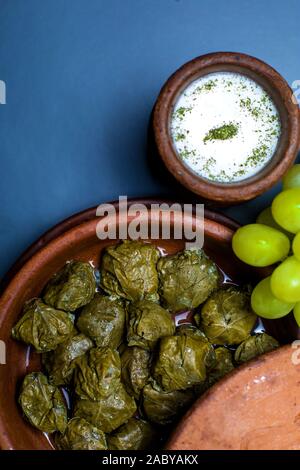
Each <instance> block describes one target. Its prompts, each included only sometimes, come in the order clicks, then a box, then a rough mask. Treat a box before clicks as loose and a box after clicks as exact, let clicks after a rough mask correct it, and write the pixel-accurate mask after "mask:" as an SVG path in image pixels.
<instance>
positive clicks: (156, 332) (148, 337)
mask: <svg viewBox="0 0 300 470" xmlns="http://www.w3.org/2000/svg"><path fill="white" fill-rule="evenodd" d="M174 332H175V324H174V321H173V319H172V317H171V315H170V313H169V312H168V311H167V310H165V309H164V308H162V307H161V306H160V305H158V304H157V303H155V302H151V301H149V300H142V301H140V302H136V303H134V304H131V305H130V307H129V326H128V331H127V341H128V345H129V346H140V347H141V348H145V349H148V350H152V349H153V348H154V347H155V345H156V343H157V341H158V340H159V338H162V337H163V336H168V335H173V334H174Z"/></svg>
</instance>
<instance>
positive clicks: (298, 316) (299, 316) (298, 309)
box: [294, 302, 300, 326]
mask: <svg viewBox="0 0 300 470" xmlns="http://www.w3.org/2000/svg"><path fill="white" fill-rule="evenodd" d="M294 317H295V320H296V322H297V325H298V326H300V302H298V303H296V305H295V307H294Z"/></svg>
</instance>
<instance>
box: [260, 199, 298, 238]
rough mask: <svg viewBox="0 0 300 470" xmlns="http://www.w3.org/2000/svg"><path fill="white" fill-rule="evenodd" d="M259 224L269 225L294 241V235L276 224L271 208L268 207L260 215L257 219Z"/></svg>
mask: <svg viewBox="0 0 300 470" xmlns="http://www.w3.org/2000/svg"><path fill="white" fill-rule="evenodd" d="M256 223H257V224H263V225H268V227H273V228H276V229H277V230H279V231H280V232H282V233H285V235H286V236H287V237H288V238H289V239H290V240H292V239H293V237H294V234H293V233H291V232H288V231H287V230H284V228H282V227H280V225H278V223H277V222H275V220H274V217H273V216H272V211H271V207H266V208H265V209H264V210H263V211H261V212H260V213H259V215H258V216H257V219H256Z"/></svg>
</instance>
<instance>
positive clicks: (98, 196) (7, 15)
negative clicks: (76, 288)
mask: <svg viewBox="0 0 300 470" xmlns="http://www.w3.org/2000/svg"><path fill="white" fill-rule="evenodd" d="M299 13H300V2H299V0H286V1H285V2H283V1H275V0H273V1H272V2H270V0H249V1H248V0H227V1H224V0H215V1H203V0H88V1H87V0H43V1H41V0H0V80H3V81H4V82H5V83H6V92H7V103H6V104H5V105H0V163H1V165H0V175H1V184H0V243H1V245H0V246H1V248H0V276H1V275H3V274H4V272H5V271H6V270H7V269H8V268H9V266H10V265H11V264H12V263H13V262H14V261H15V259H16V258H17V257H18V256H19V255H20V253H21V252H22V251H23V250H24V249H25V248H26V247H27V246H28V245H29V244H30V243H31V242H33V241H34V240H35V239H36V238H37V237H38V236H39V235H41V234H42V233H43V232H44V231H45V230H47V229H49V228H50V227H51V226H53V225H54V224H56V223H57V222H59V221H60V220H62V219H64V218H66V217H68V216H69V215H71V214H73V213H75V212H78V211H81V210H83V209H85V208H87V207H90V206H94V205H97V204H100V203H101V202H104V201H109V200H113V199H116V198H117V197H118V196H119V195H124V194H126V195H128V196H129V197H135V196H153V195H166V196H168V195H171V193H170V189H169V188H168V187H167V186H166V185H165V184H164V183H163V181H161V180H160V179H159V178H156V176H155V174H154V173H153V172H150V171H149V167H148V163H147V159H146V134H147V125H148V119H149V113H150V111H151V108H152V106H153V103H154V101H155V99H156V96H157V94H158V92H159V90H160V87H161V85H162V84H163V82H164V81H165V80H166V79H167V77H168V76H169V75H170V74H171V73H172V72H173V71H174V70H175V69H177V68H178V67H179V66H180V65H181V64H183V63H184V62H186V61H187V60H189V59H191V58H193V57H195V56H198V55H201V54H204V53H207V52H211V51H220V50H231V51H240V52H245V53H248V54H251V55H255V56H257V57H259V58H261V59H263V60H265V61H266V62H268V63H269V64H271V65H272V66H273V67H275V68H276V69H277V70H278V71H279V72H280V73H281V74H282V75H283V76H284V77H285V78H286V79H287V81H288V82H289V83H290V84H291V83H292V82H293V81H294V80H296V79H299V78H300V76H299V75H300V70H299V57H300V40H299V31H298V28H299ZM275 191H278V187H276V188H274V189H273V190H272V191H270V192H268V193H267V194H265V195H264V196H262V197H259V198H257V199H256V200H254V201H251V202H249V203H247V204H244V205H243V206H240V207H233V208H229V209H226V211H225V212H226V213H228V214H230V215H231V216H233V217H235V218H236V219H238V220H239V221H241V222H242V223H245V222H249V221H252V220H253V219H254V217H255V215H256V214H257V213H258V212H259V211H260V210H261V209H262V208H263V207H264V206H265V205H267V204H269V202H270V200H271V199H272V197H273V195H274V192H275Z"/></svg>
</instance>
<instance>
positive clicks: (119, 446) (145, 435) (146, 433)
mask: <svg viewBox="0 0 300 470" xmlns="http://www.w3.org/2000/svg"><path fill="white" fill-rule="evenodd" d="M154 437H155V430H154V428H153V426H152V425H151V424H149V423H147V422H146V421H144V420H142V419H137V418H131V419H130V420H129V421H127V423H125V424H123V425H122V426H121V427H120V428H118V429H117V430H116V431H114V432H113V433H112V434H110V435H109V436H108V438H107V441H108V447H109V449H110V450H145V449H149V447H150V446H151V444H152V443H153V440H154Z"/></svg>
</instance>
